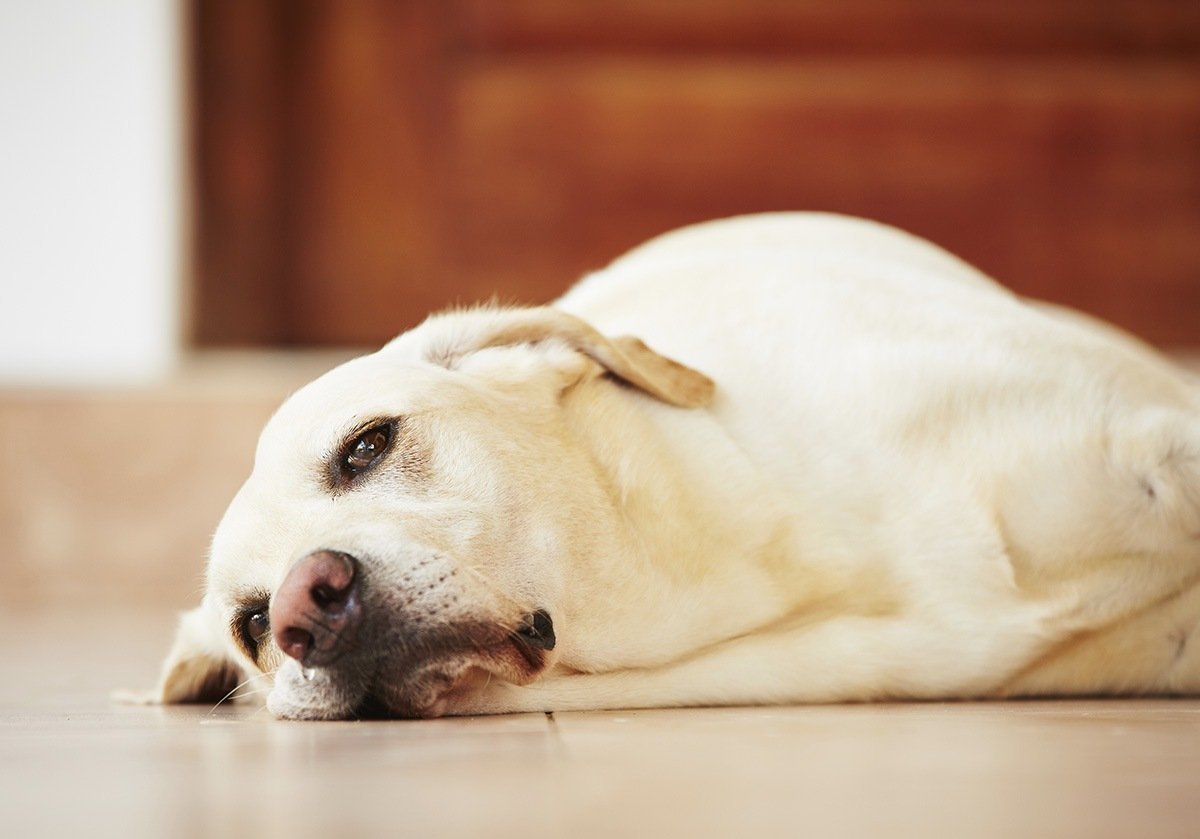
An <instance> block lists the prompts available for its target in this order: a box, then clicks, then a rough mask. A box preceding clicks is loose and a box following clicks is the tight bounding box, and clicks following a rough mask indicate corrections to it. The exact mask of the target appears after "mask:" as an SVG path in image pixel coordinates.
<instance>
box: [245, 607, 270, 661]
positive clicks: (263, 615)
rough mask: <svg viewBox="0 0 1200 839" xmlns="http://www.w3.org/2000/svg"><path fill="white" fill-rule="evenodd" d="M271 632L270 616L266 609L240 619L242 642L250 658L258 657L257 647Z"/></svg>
mask: <svg viewBox="0 0 1200 839" xmlns="http://www.w3.org/2000/svg"><path fill="white" fill-rule="evenodd" d="M270 631H271V616H270V615H269V614H268V612H267V610H266V609H258V610H257V611H254V612H250V613H248V614H247V615H246V616H245V617H244V618H242V640H243V641H244V642H245V643H246V649H247V651H249V653H250V654H251V656H257V655H258V645H259V644H260V643H261V642H262V639H263V638H265V637H266V636H267V633H268V632H270Z"/></svg>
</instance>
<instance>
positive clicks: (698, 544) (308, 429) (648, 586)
mask: <svg viewBox="0 0 1200 839" xmlns="http://www.w3.org/2000/svg"><path fill="white" fill-rule="evenodd" d="M560 313H566V314H560ZM569 315H573V316H574V317H569ZM589 325H590V327H594V329H595V332H593V331H592V330H591V329H589ZM625 335H632V336H637V337H638V338H640V339H643V340H644V341H645V342H646V344H647V345H648V346H649V347H652V348H653V351H651V350H650V349H648V348H647V347H646V346H643V345H641V344H640V343H638V342H636V341H632V340H628V339H616V340H610V339H606V338H604V336H625ZM659 353H661V354H662V356H660V355H658V354H659ZM663 356H666V357H668V358H669V359H675V360H677V361H678V362H681V363H682V364H685V365H687V367H686V368H685V367H682V366H680V365H676V364H674V363H673V362H671V361H669V360H667V358H664V357H663ZM689 368H691V369H689ZM696 371H700V373H703V374H704V375H700V373H697V372H696ZM602 373H607V374H608V375H601V374H602ZM705 376H707V377H708V378H709V379H711V380H712V382H715V386H716V387H715V392H713V391H712V390H711V385H710V382H709V381H708V379H706V378H705ZM364 428H366V429H374V430H375V436H374V437H370V438H368V439H367V443H368V445H367V447H366V448H365V449H364V448H363V440H364V437H367V434H365V433H364V432H363V429H364ZM380 428H382V429H384V431H383V432H379V431H378V429H380ZM381 434H382V436H380V435H381ZM355 435H359V436H357V438H356V437H355ZM385 438H386V439H385ZM353 444H357V445H358V449H357V450H358V451H360V452H367V453H368V454H370V456H371V457H372V458H374V459H373V460H370V461H369V462H368V458H367V457H366V455H364V456H363V457H360V458H358V459H355V458H354V457H350V460H349V461H347V457H348V456H350V455H347V451H350V449H353V447H354V445H353ZM380 452H385V454H381V453H380ZM352 454H353V452H351V455H352ZM385 455H386V456H385ZM360 461H361V462H362V463H366V464H367V465H366V466H364V467H362V474H361V475H360V474H359V467H358V466H357V465H355V464H358V463H359V462H360ZM347 463H349V464H350V466H347ZM330 464H332V466H331V465H330ZM331 470H332V471H331ZM339 470H341V471H339ZM330 476H332V477H330ZM314 552H316V553H317V554H319V555H320V556H319V558H318V559H317V560H312V559H311V557H312V556H313V555H314ZM330 556H336V557H342V559H338V560H336V563H342V565H337V564H336V563H335V564H334V565H331V564H330V563H333V562H334V560H331V559H329V557H330ZM298 564H299V565H304V566H305V568H306V569H307V570H305V571H304V574H310V575H311V574H317V575H318V577H319V578H320V579H321V580H326V578H327V577H328V575H329V574H334V575H335V576H336V574H337V573H341V572H337V571H336V570H335V571H330V570H329V569H331V568H335V565H336V567H337V568H343V567H344V569H346V571H345V573H347V574H349V575H350V576H351V577H353V578H354V583H353V584H354V586H355V588H354V590H353V594H354V598H353V603H352V606H353V610H352V613H351V612H346V614H350V617H351V618H352V623H353V631H349V630H346V631H343V630H342V629H341V624H339V623H338V622H337V621H338V620H341V616H342V615H343V612H342V611H337V610H340V609H342V606H335V607H334V609H333V610H332V611H329V612H328V614H329V615H331V616H333V617H332V618H326V619H324V620H325V622H324V623H323V622H321V621H316V626H315V627H314V625H313V624H312V623H311V621H310V618H311V613H312V611H313V608H312V601H311V599H308V595H307V594H300V595H294V596H293V595H292V594H290V593H289V594H288V595H287V597H286V598H285V597H284V595H281V594H279V592H280V591H287V592H291V590H292V589H294V588H296V586H297V585H299V586H300V588H302V589H304V591H310V590H311V591H316V588H313V586H315V585H316V584H315V583H312V582H311V580H312V579H318V577H312V578H311V579H310V577H309V576H305V577H304V579H303V580H302V581H301V583H299V584H298V583H296V582H295V581H296V577H297V574H298V573H299V572H298V571H297V570H296V568H297V566H298ZM313 568H316V569H317V570H315V571H314V570H312V569H313ZM322 574H324V575H326V576H325V577H320V575H322ZM302 576H303V575H302ZM347 579H348V578H347ZM343 584H344V586H345V587H346V590H347V591H349V586H350V583H349V582H345V581H343V582H342V583H338V584H337V585H336V586H335V588H337V587H338V586H342V585H343ZM360 584H361V590H360V589H359V588H358V586H359V585H360ZM339 590H340V589H339ZM347 596H349V595H347ZM296 597H299V598H300V600H301V601H302V605H301V606H298V607H295V608H293V606H294V604H293V602H292V601H293V600H294V599H295V598H296ZM285 599H286V600H287V603H284V602H283V601H284V600H285ZM268 601H269V603H268ZM360 601H361V602H360ZM268 605H269V606H270V608H271V609H272V614H271V616H270V624H271V630H272V636H273V638H274V639H275V642H274V643H272V642H271V640H270V639H268V638H266V637H265V630H264V631H263V632H260V633H259V634H260V636H262V639H261V640H262V644H261V646H260V645H258V644H256V643H251V642H249V641H245V642H244V643H239V642H238V637H239V635H238V633H239V631H240V632H242V633H243V635H244V633H245V626H246V625H247V624H246V623H245V619H246V616H247V615H255V616H256V619H257V620H259V621H262V620H265V618H264V617H263V616H262V613H263V610H265V609H266V608H267V607H268ZM256 606H257V607H258V608H259V612H257V613H256V612H253V611H252V610H253V609H254V608H255V607H256ZM285 607H286V608H285ZM347 609H349V607H347ZM281 610H282V611H286V612H287V615H288V617H281V616H280V613H281ZM305 610H307V612H306V611H305ZM360 613H361V615H360ZM306 614H307V615H308V616H306ZM1198 621H1200V386H1198V385H1197V384H1196V383H1195V382H1194V381H1191V380H1189V379H1188V378H1187V377H1185V376H1184V375H1183V374H1182V373H1181V372H1179V371H1177V370H1175V369H1173V368H1172V367H1170V366H1169V365H1168V364H1167V363H1166V362H1165V361H1163V360H1161V359H1159V358H1158V357H1157V356H1156V355H1155V354H1154V353H1153V352H1152V351H1150V350H1148V349H1146V348H1144V347H1143V346H1141V345H1140V344H1137V343H1136V342H1135V341H1133V340H1132V339H1130V338H1128V337H1126V336H1124V335H1123V334H1122V333H1119V332H1117V331H1116V330H1113V329H1111V328H1110V327H1107V326H1105V325H1102V324H1098V323H1094V322H1091V321H1090V320H1088V319H1086V318H1084V317H1083V316H1080V315H1075V314H1073V313H1068V312H1058V311H1055V310H1053V309H1051V308H1049V307H1038V306H1035V305H1031V304H1029V303H1026V302H1024V301H1021V300H1019V299H1018V298H1016V297H1014V296H1013V295H1011V294H1010V293H1008V292H1007V291H1005V290H1004V289H1002V288H1001V287H999V286H997V285H996V284H995V283H993V282H992V281H991V280H989V279H987V278H986V277H984V276H982V275H981V274H979V273H978V272H976V271H975V270H973V269H972V268H970V267H969V266H967V265H965V264H963V263H962V262H960V261H958V260H957V259H955V258H954V257H952V256H950V255H948V254H946V253H944V252H943V251H940V250H938V249H937V248H935V247H933V246H931V245H929V244H928V243H925V242H922V241H920V240H917V239H914V238H912V237H909V236H907V235H905V234H902V233H900V232H898V231H895V230H892V229H889V228H886V227H882V226H879V225H875V224H872V223H870V222H863V221H858V220H853V219H846V218H841V217H836V216H827V215H817V214H779V215H767V216H752V217H745V218H740V219H731V220H727V221H722V222H714V223H711V224H706V225H699V226H696V227H692V228H687V229H685V230H682V231H678V232H676V233H673V234H669V235H667V236H664V237H662V238H660V239H657V240H654V241H653V242H651V243H650V244H648V245H645V246H643V247H641V248H639V249H637V250H635V251H633V252H632V253H631V254H629V255H627V256H625V257H623V258H621V259H620V260H618V261H617V262H615V263H614V264H613V265H612V266H610V267H609V268H607V269H605V270H604V271H602V272H599V273H597V274H595V275H593V276H591V277H589V278H587V279H586V280H585V281H583V282H582V283H581V284H580V285H578V286H577V287H576V288H575V289H573V290H572V291H571V292H570V293H569V294H568V295H567V296H566V297H564V298H563V299H562V300H560V301H559V302H558V303H557V304H555V307H554V308H553V309H534V310H477V311H473V312H462V313H457V314H448V315H443V316H440V317H438V318H433V319H431V320H430V321H427V322H426V323H425V324H424V325H422V326H421V327H419V328H417V329H415V330H413V331H412V332H409V333H406V334H405V335H403V336H401V337H400V338H398V339H397V340H396V341H394V342H393V343H392V344H390V345H389V346H388V347H386V348H384V349H383V350H382V351H380V353H377V354H375V355H373V356H369V357H367V358H365V359H359V360H356V361H355V362H351V363H350V364H348V365H345V366H344V367H343V368H339V369H338V370H335V371H333V372H331V373H330V374H327V375H326V376H324V377H322V378H321V379H319V380H318V381H317V382H315V383H313V384H312V385H310V386H309V387H307V388H305V389H304V390H302V391H301V392H299V393H298V394H297V395H296V396H294V397H293V398H292V399H291V400H289V402H288V403H286V404H285V405H284V407H283V408H282V409H281V410H280V412H279V413H278V414H277V416H276V417H275V418H274V419H273V420H272V421H271V423H270V424H269V425H268V427H267V429H266V430H265V431H264V433H263V438H262V440H261V441H260V446H259V451H258V455H257V457H256V463H255V469H254V473H253V475H252V476H251V478H250V480H249V481H248V482H247V484H246V486H245V487H244V488H243V490H242V491H241V492H240V493H239V495H238V497H237V498H236V499H235V500H234V502H233V504H232V505H231V507H230V510H229V512H228V513H227V515H226V517H225V519H224V520H223V522H222V524H221V527H220V528H219V529H218V533H217V536H216V538H215V540H214V545H213V554H212V559H211V563H210V569H209V590H208V593H207V595H206V597H205V601H204V604H203V605H202V607H201V608H200V609H199V610H197V611H196V612H193V613H191V614H190V615H189V616H188V617H187V618H186V619H185V621H184V624H183V627H182V631H181V634H180V639H179V641H178V642H177V645H176V648H175V649H174V650H173V652H172V654H171V656H170V657H169V659H168V662H167V665H166V668H165V670H164V678H163V682H162V684H161V685H160V691H159V698H160V699H162V700H164V701H181V700H188V699H196V698H201V697H207V696H216V695H219V694H220V693H221V692H222V691H224V690H225V689H227V688H228V687H231V686H232V685H233V684H234V683H235V682H236V679H237V674H238V673H239V672H241V671H251V672H252V671H253V670H254V669H256V668H257V669H261V670H264V671H273V670H275V668H276V667H277V666H278V673H277V675H276V676H275V680H274V689H273V692H272V694H271V698H270V701H269V705H270V707H271V708H272V710H273V711H274V712H275V713H277V714H278V715H281V716H285V717H343V716H350V715H354V714H357V713H360V712H361V711H362V709H363V708H364V707H366V706H368V705H370V706H371V707H374V708H376V709H379V708H382V710H383V711H384V712H386V713H389V714H401V715H422V716H428V715H436V714H443V713H476V712H507V711H533V710H537V711H541V710H555V709H580V708H616V707H649V706H670V705H699V704H743V703H744V704H754V703H781V702H828V701H842V700H866V699H880V698H936V697H948V698H949V697H1003V696H1013V695H1032V694H1083V693H1086V694H1097V693H1171V692H1194V691H1197V690H1200V652H1198V651H1197V650H1196V648H1195V647H1194V646H1192V645H1190V644H1189V641H1190V639H1191V636H1192V633H1193V632H1194V631H1195V629H1196V625H1197V622H1198ZM260 628H261V627H260ZM301 630H302V631H301ZM297 631H301V636H303V637H304V638H305V639H306V640H303V642H302V643H300V645H299V646H298V647H292V646H289V644H290V643H291V642H290V641H289V640H288V639H289V638H294V637H295V632H297ZM289 633H292V634H291V635H289ZM314 639H315V641H314ZM347 639H349V640H347ZM514 639H515V640H514ZM323 640H328V642H329V647H330V649H331V650H332V652H330V653H329V654H328V655H326V654H325V653H324V652H321V648H322V643H323ZM313 643H315V644H316V647H317V648H318V652H320V653H321V656H324V657H321V656H318V655H317V653H313V652H312V650H313V647H312V645H313ZM338 645H340V646H338ZM334 647H336V649H334ZM280 650H282V651H283V652H285V653H287V656H285V655H281V653H280ZM288 656H291V657H288ZM314 656H316V657H315V658H314ZM299 660H303V662H304V665H303V666H302V665H301V663H300V662H299ZM314 661H315V662H317V663H315V664H314V663H313V662H314ZM281 663H282V666H279V665H280V664H281Z"/></svg>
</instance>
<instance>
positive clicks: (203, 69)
mask: <svg viewBox="0 0 1200 839" xmlns="http://www.w3.org/2000/svg"><path fill="white" fill-rule="evenodd" d="M190 12H191V19H190V25H191V34H192V39H191V43H192V46H191V54H192V67H191V74H190V75H191V87H192V100H193V112H192V125H193V134H192V147H193V148H192V151H193V155H192V166H193V178H192V180H193V183H194V184H195V192H196V200H195V202H194V213H195V216H194V243H193V253H194V258H195V268H194V274H195V276H196V279H197V282H196V284H195V286H194V288H193V291H192V295H191V306H192V333H193V338H194V340H195V341H197V342H198V343H201V344H240V343H274V342H277V341H279V340H281V339H283V338H284V334H285V326H286V324H285V321H284V319H283V318H282V317H281V316H280V311H279V309H278V307H277V304H276V301H277V300H278V299H279V298H280V297H281V296H282V295H283V293H284V292H283V289H282V283H283V281H284V266H283V263H282V257H283V253H284V252H285V250H286V243H285V237H284V230H283V217H282V211H283V208H284V199H285V195H284V184H285V182H286V179H287V178H288V177H289V175H290V173H289V172H288V171H287V169H288V167H287V165H286V160H285V159H284V157H283V155H282V151H281V147H282V146H283V145H284V142H285V139H286V138H285V136H284V131H283V129H284V122H283V110H282V108H283V104H284V93H285V88H286V85H287V84H288V81H287V79H286V63H285V61H284V52H285V44H286V37H287V30H286V27H285V26H284V25H283V24H284V21H285V20H286V17H285V16H284V15H281V14H280V9H279V8H278V6H277V5H276V4H274V3H268V2H249V3H246V2H241V0H204V2H196V3H193V4H191V6H190Z"/></svg>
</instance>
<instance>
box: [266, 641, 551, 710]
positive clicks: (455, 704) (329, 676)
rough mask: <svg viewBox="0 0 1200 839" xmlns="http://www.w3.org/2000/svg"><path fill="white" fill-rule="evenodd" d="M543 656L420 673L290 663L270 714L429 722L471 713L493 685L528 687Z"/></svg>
mask: <svg viewBox="0 0 1200 839" xmlns="http://www.w3.org/2000/svg"><path fill="white" fill-rule="evenodd" d="M545 664H546V663H545V659H544V657H542V656H537V655H531V654H530V652H529V650H528V649H524V648H521V647H519V646H514V647H513V648H512V650H511V652H504V653H498V652H496V651H492V652H490V653H487V654H471V655H463V654H459V655H451V656H446V657H444V658H440V659H437V660H433V661H429V662H424V663H422V664H420V665H418V666H416V667H411V666H410V667H405V668H403V669H400V670H398V671H397V670H394V669H393V668H389V667H387V666H386V665H384V666H381V667H379V668H378V669H377V670H376V671H375V672H374V673H368V672H364V671H362V670H359V669H350V668H336V667H335V668H320V669H305V668H303V667H301V666H300V665H299V664H298V663H297V662H296V661H293V660H290V659H289V660H288V661H286V662H285V663H284V664H283V665H282V666H281V667H280V668H279V671H278V672H277V673H276V675H275V685H274V688H273V689H272V690H271V693H270V695H269V696H268V697H267V710H268V711H270V712H271V714H273V715H274V716H276V717H278V718H280V719H288V720H345V719H388V718H403V719H430V718H433V717H441V716H447V715H454V714H459V713H469V709H470V708H471V707H473V706H474V703H473V702H472V701H471V700H472V698H473V697H475V696H476V695H478V694H479V693H480V692H481V691H483V690H485V689H486V688H487V687H488V686H489V685H491V684H503V683H508V684H519V685H524V684H529V683H530V682H532V681H534V680H535V679H536V678H537V677H538V676H539V675H540V674H541V672H542V671H543V670H544V669H545Z"/></svg>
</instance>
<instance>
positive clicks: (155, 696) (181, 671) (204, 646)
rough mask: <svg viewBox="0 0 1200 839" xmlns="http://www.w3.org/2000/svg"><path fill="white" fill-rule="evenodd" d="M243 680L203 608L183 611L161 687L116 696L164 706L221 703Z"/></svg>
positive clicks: (163, 666)
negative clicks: (145, 691) (137, 693)
mask: <svg viewBox="0 0 1200 839" xmlns="http://www.w3.org/2000/svg"><path fill="white" fill-rule="evenodd" d="M241 680H242V671H241V668H239V667H238V665H237V663H236V662H235V661H234V660H233V659H232V658H230V657H229V654H228V653H227V652H226V651H225V650H224V649H223V648H222V646H221V643H220V640H219V639H218V638H216V637H214V628H213V627H212V626H211V625H210V619H209V617H208V616H207V615H206V614H205V613H204V610H203V607H200V608H197V609H193V610H192V611H190V612H184V613H183V616H182V617H181V618H180V620H179V629H178V631H177V632H176V634H175V643H174V644H173V645H172V646H171V651H170V652H168V653H167V658H166V660H165V661H164V662H163V665H162V674H161V675H160V676H159V680H158V686H157V687H156V688H155V689H154V690H153V691H151V692H148V693H145V694H141V695H136V694H122V695H120V696H118V697H117V698H120V699H126V700H132V701H138V702H143V703H149V704H161V705H175V704H183V703H190V702H219V701H221V700H222V699H224V698H225V697H226V696H228V695H229V694H230V693H231V692H232V691H233V690H234V689H235V688H236V687H237V686H238V684H239V683H240V682H241Z"/></svg>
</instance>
